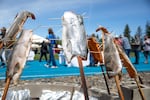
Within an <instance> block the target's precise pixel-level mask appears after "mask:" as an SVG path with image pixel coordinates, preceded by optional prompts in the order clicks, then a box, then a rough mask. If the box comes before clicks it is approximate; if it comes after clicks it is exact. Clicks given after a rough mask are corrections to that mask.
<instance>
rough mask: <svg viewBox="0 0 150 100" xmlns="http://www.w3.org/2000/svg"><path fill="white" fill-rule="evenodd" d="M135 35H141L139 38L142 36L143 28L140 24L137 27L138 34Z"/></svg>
mask: <svg viewBox="0 0 150 100" xmlns="http://www.w3.org/2000/svg"><path fill="white" fill-rule="evenodd" d="M135 35H136V36H137V37H139V38H141V37H142V29H141V27H140V26H139V27H138V28H137V31H136V34H135Z"/></svg>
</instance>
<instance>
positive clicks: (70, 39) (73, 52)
mask: <svg viewBox="0 0 150 100" xmlns="http://www.w3.org/2000/svg"><path fill="white" fill-rule="evenodd" d="M62 25H63V30H62V46H63V50H64V54H65V56H66V59H67V62H71V59H72V58H73V57H74V56H80V57H82V58H83V59H86V58H87V42H86V32H85V29H84V24H83V18H82V16H80V15H77V14H75V13H73V12H71V11H67V12H64V15H63V17H62Z"/></svg>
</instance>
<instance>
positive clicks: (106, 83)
mask: <svg viewBox="0 0 150 100" xmlns="http://www.w3.org/2000/svg"><path fill="white" fill-rule="evenodd" d="M101 70H102V72H103V76H104V80H105V85H106V87H107V92H108V94H109V95H111V93H110V90H109V86H108V82H107V79H106V76H105V73H104V69H103V66H101Z"/></svg>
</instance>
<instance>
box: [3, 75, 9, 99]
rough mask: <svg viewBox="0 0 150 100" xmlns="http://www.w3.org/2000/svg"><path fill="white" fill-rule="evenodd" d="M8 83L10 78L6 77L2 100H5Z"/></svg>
mask: <svg viewBox="0 0 150 100" xmlns="http://www.w3.org/2000/svg"><path fill="white" fill-rule="evenodd" d="M10 81H11V77H8V78H7V79H6V84H5V88H4V93H3V96H2V100H6V96H7V92H8V88H9V84H10Z"/></svg>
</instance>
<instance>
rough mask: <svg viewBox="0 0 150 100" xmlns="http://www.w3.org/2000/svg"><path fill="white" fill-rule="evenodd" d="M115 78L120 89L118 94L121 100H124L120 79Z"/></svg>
mask: <svg viewBox="0 0 150 100" xmlns="http://www.w3.org/2000/svg"><path fill="white" fill-rule="evenodd" d="M114 77H115V81H116V85H117V89H118V93H119V96H120V99H121V100H124V95H123V93H122V90H121V87H120V84H119V77H118V75H116V76H114Z"/></svg>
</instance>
